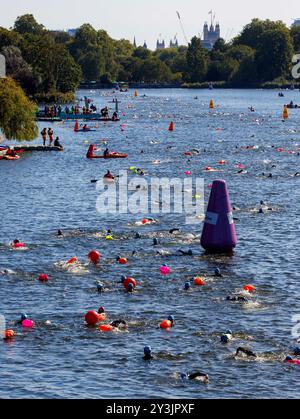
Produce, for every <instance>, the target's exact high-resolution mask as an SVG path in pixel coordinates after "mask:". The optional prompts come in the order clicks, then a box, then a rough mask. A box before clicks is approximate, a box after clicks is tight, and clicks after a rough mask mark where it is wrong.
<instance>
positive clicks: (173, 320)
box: [168, 316, 175, 325]
mask: <svg viewBox="0 0 300 419" xmlns="http://www.w3.org/2000/svg"><path fill="white" fill-rule="evenodd" d="M168 320H169V321H170V322H171V323H172V325H173V324H174V323H175V317H174V316H169V317H168Z"/></svg>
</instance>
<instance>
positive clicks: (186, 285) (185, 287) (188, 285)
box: [184, 281, 192, 291]
mask: <svg viewBox="0 0 300 419" xmlns="http://www.w3.org/2000/svg"><path fill="white" fill-rule="evenodd" d="M191 286H192V284H191V283H190V282H189V281H187V282H186V283H185V284H184V290H185V291H189V290H190V289H191Z"/></svg>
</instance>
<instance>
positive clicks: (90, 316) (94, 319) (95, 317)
mask: <svg viewBox="0 0 300 419" xmlns="http://www.w3.org/2000/svg"><path fill="white" fill-rule="evenodd" d="M102 314H103V313H102ZM102 314H98V313H96V311H89V312H88V313H87V314H86V315H85V321H86V323H87V324H88V325H89V326H96V324H97V323H99V322H100V321H101V320H100V316H102Z"/></svg>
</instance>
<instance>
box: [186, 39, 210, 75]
mask: <svg viewBox="0 0 300 419" xmlns="http://www.w3.org/2000/svg"><path fill="white" fill-rule="evenodd" d="M187 66H188V71H187V77H188V79H189V81H190V82H192V83H197V82H202V81H203V80H204V79H205V76H206V73H207V67H208V59H207V54H206V50H205V49H204V48H203V47H202V43H201V40H200V39H199V38H197V37H196V36H195V37H194V38H192V40H191V42H190V44H189V46H188V50H187Z"/></svg>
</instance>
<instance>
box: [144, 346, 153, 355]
mask: <svg viewBox="0 0 300 419" xmlns="http://www.w3.org/2000/svg"><path fill="white" fill-rule="evenodd" d="M144 354H145V355H151V354H152V348H151V346H145V348H144Z"/></svg>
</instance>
